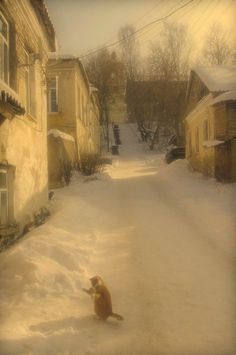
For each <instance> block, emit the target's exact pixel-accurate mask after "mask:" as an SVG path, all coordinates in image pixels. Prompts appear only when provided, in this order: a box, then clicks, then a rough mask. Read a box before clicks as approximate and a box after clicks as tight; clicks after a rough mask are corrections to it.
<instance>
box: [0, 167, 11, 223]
mask: <svg viewBox="0 0 236 355" xmlns="http://www.w3.org/2000/svg"><path fill="white" fill-rule="evenodd" d="M0 173H3V174H5V175H6V187H1V186H0V207H1V201H2V192H6V223H4V224H3V223H2V222H1V215H0V226H1V225H6V224H7V222H8V219H9V210H8V209H9V201H8V174H7V170H5V169H2V168H1V169H0ZM0 210H1V208H0Z"/></svg>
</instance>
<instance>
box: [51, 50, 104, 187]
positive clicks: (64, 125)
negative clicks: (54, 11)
mask: <svg viewBox="0 0 236 355" xmlns="http://www.w3.org/2000/svg"><path fill="white" fill-rule="evenodd" d="M47 78H48V130H49V133H50V132H53V131H54V132H55V130H57V131H58V132H61V134H57V138H56V137H55V135H53V134H51V135H50V134H49V147H48V151H49V178H50V179H49V182H50V187H55V186H61V185H62V184H63V183H64V182H63V180H65V176H66V174H67V170H68V169H69V168H70V166H71V167H73V166H75V165H79V164H80V162H81V159H83V158H84V157H85V156H88V155H97V154H99V153H100V111H99V102H98V97H97V90H96V88H94V87H92V86H91V85H90V83H89V81H88V78H87V75H86V72H85V70H84V67H83V65H82V63H81V62H80V61H79V60H78V59H77V58H75V57H73V56H59V57H58V58H51V59H50V60H49V62H48V66H47ZM64 133H65V134H66V135H67V138H68V137H69V136H70V137H71V138H72V139H71V140H68V139H64V138H63V137H66V136H65V135H63V134H64ZM55 139H57V144H58V149H57V150H56V146H55V144H53V140H55ZM72 140H74V148H72V147H71V145H72V143H70V144H69V141H70V142H72ZM54 143H55V142H54ZM69 145H70V148H69ZM56 160H57V161H56ZM50 161H51V162H52V164H50ZM55 164H57V169H58V175H55Z"/></svg>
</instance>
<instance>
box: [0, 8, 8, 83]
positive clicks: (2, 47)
mask: <svg viewBox="0 0 236 355" xmlns="http://www.w3.org/2000/svg"><path fill="white" fill-rule="evenodd" d="M0 79H2V80H3V81H5V83H7V84H8V82H9V26H8V23H7V21H6V20H5V18H4V17H3V15H2V14H1V13H0Z"/></svg>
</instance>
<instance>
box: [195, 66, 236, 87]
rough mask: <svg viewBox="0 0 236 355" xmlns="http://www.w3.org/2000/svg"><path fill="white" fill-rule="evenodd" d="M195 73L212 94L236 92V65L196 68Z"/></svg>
mask: <svg viewBox="0 0 236 355" xmlns="http://www.w3.org/2000/svg"><path fill="white" fill-rule="evenodd" d="M193 71H194V72H195V73H196V74H197V75H198V76H199V78H200V79H201V80H202V81H203V82H204V84H205V85H206V86H207V88H208V89H209V90H210V91H212V92H217V91H231V90H236V65H231V66H229V65H228V66H226V65H215V66H211V67H195V68H193Z"/></svg>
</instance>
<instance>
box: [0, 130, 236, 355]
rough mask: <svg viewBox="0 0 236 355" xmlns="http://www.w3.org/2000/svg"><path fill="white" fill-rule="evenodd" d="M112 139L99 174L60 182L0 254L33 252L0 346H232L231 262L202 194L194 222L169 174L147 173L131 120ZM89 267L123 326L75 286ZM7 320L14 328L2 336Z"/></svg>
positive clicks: (188, 199)
mask: <svg viewBox="0 0 236 355" xmlns="http://www.w3.org/2000/svg"><path fill="white" fill-rule="evenodd" d="M121 139H122V143H123V144H122V147H121V154H120V156H118V157H117V158H115V159H114V163H113V166H112V167H110V168H109V175H104V179H103V180H102V181H99V180H98V181H96V180H94V181H93V180H91V181H89V180H86V181H87V182H86V181H85V183H83V184H79V185H78V186H79V188H78V187H77V185H76V184H74V185H73V184H72V186H71V187H69V188H67V190H66V189H64V191H62V192H61V194H62V197H61V199H60V198H59V200H58V203H59V204H61V206H60V208H61V209H62V206H63V208H64V209H62V211H61V212H60V208H59V207H58V211H57V213H55V215H54V216H52V219H51V221H49V222H48V226H47V225H45V226H44V227H42V229H39V230H37V231H36V232H35V233H33V234H32V236H31V237H29V238H28V239H26V241H23V242H22V243H23V244H22V245H21V246H20V247H17V248H18V249H17V248H16V249H15V250H13V251H12V252H11V253H10V254H9V255H7V256H5V263H7V260H10V258H11V257H13V256H14V255H15V258H13V260H15V261H16V256H17V255H19V253H23V252H24V254H23V255H24V260H26V259H27V257H29V256H28V254H30V251H29V250H33V252H32V253H31V255H30V258H31V259H30V260H31V263H32V264H33V265H34V270H36V271H34V272H35V273H34V276H32V275H31V274H30V275H31V277H32V279H33V281H32V282H31V281H27V283H26V284H24V285H23V286H24V287H23V286H22V289H23V291H21V293H22V295H24V302H23V303H22V302H19V300H18V303H17V302H16V296H15V298H12V299H10V300H11V303H10V301H9V303H7V301H6V312H8V314H11V316H10V320H9V319H8V320H7V321H6V322H5V328H3V331H4V332H3V333H4V334H5V338H3V340H2V342H1V343H0V345H2V349H4V350H2V351H3V352H2V353H1V352H0V353H1V354H4V355H5V354H37V355H39V354H40V355H41V354H55V355H56V354H63V355H64V354H67V355H72V354H78V355H83V354H101V355H105V354H109V355H110V354H124V355H129V354H130V355H131V354H134V355H135V354H143V355H144V354H147V355H148V354H158V355H159V354H160V355H185V354H186V355H207V354H212V355H213V354H214V355H226V354H227V355H233V354H235V351H234V350H235V349H236V347H235V334H236V332H235V320H234V319H235V309H234V307H235V273H234V271H235V268H234V267H235V263H234V260H235V259H234V257H233V255H232V254H230V253H228V252H227V251H226V250H225V249H224V248H223V247H221V245H220V244H217V243H215V241H214V238H213V237H214V235H215V234H216V233H217V231H216V229H217V228H215V227H214V219H211V218H212V213H214V208H213V207H214V206H211V201H210V200H209V201H208V202H209V206H211V211H212V213H211V211H210V213H209V215H205V217H206V218H205V219H204V213H205V209H204V208H205V205H202V210H201V209H199V203H201V202H199V201H198V199H197V198H196V195H195V194H194V193H193V194H192V195H191V193H192V190H191V186H190V187H189V186H186V187H185V186H184V185H183V184H184V183H183V184H182V185H181V184H179V181H181V176H182V175H181V174H180V176H178V179H177V178H176V180H177V181H175V177H174V178H173V177H172V180H173V181H172V183H171V184H170V178H168V177H167V176H166V175H165V173H164V174H163V173H160V172H159V170H158V166H160V170H161V169H165V167H164V163H163V161H162V160H163V159H162V157H160V158H156V156H155V154H153V153H150V152H149V153H148V152H146V151H145V147H144V145H143V144H140V143H139V142H138V137H137V135H136V131H135V130H134V127H133V126H130V125H122V126H121ZM158 159H159V160H158ZM183 174H186V172H184V173H183ZM196 211H197V212H196ZM75 220H76V221H75ZM216 225H217V223H216ZM62 227H63V228H62ZM65 230H66V232H65ZM69 230H70V234H66V236H64V234H65V233H68V231H69ZM46 231H47V233H46ZM40 233H41V238H39V237H37V235H40ZM43 234H50V235H49V237H50V238H48V236H47V238H48V239H46V237H44V236H43ZM78 235H79V236H80V237H79V238H80V239H78ZM36 237H37V241H36ZM63 238H64V239H63ZM76 238H77V239H76ZM39 239H40V240H39ZM49 240H50V241H49ZM59 240H60V243H61V244H59ZM62 241H63V243H62ZM24 243H25V247H24ZM27 243H28V244H27ZM50 243H51V244H50ZM62 245H63V250H62ZM82 246H83V250H82V252H84V253H85V251H86V250H87V256H86V258H85V256H83V255H82V256H81V253H82V252H81V248H82ZM19 248H20V249H19ZM26 250H27V251H28V252H27V253H28V254H26ZM36 250H37V252H38V253H39V251H40V256H38V254H37V256H35V258H34V255H36ZM12 255H13V256H12ZM32 255H33V256H32ZM42 256H43V257H46V256H47V259H44V261H43V260H41V259H42ZM40 258H41V259H40ZM83 258H84V259H86V260H84V259H83ZM39 260H40V262H39ZM46 260H47V261H46ZM49 260H50V262H49ZM52 260H53V264H50V263H52ZM55 261H56V262H57V267H58V269H56V266H55ZM9 263H11V261H9ZM22 263H23V261H22ZM45 263H47V265H48V269H47V268H46V270H45V272H44V271H42V265H45ZM77 264H79V266H78V265H77ZM3 265H5V264H3ZM51 265H53V266H51ZM58 265H59V266H60V269H59V266H58ZM62 266H63V270H62ZM4 267H6V266H4ZM76 268H77V269H76ZM79 268H80V269H79ZM39 269H40V271H39ZM37 270H38V271H37ZM65 270H66V271H65ZM49 271H50V272H49ZM24 272H26V268H25V271H24ZM39 272H40V277H39V276H37V275H38V274H39ZM96 274H98V275H100V276H102V277H103V278H104V280H105V283H106V284H107V286H108V287H109V289H110V291H111V294H112V299H113V306H114V311H115V312H117V313H120V314H122V315H123V316H124V318H125V321H124V322H122V323H119V322H117V321H115V320H109V321H108V322H106V323H103V322H99V321H98V320H96V319H95V318H93V316H92V313H93V310H92V307H93V306H92V301H91V300H90V299H89V298H88V297H87V296H86V295H85V294H83V293H82V292H80V289H81V287H86V286H88V281H87V280H88V277H90V276H93V275H96ZM48 275H50V279H47V277H48V278H49V276H48ZM52 275H53V276H52ZM55 275H56V276H57V283H56V281H55V279H56V277H55ZM75 277H78V278H80V282H79V283H78V284H76V283H75V281H74V279H75ZM34 278H35V279H37V286H36V281H35V280H34ZM1 280H2V279H0V281H1ZM39 280H40V281H39ZM45 280H46V281H45ZM61 280H63V281H61ZM30 282H31V283H30ZM44 282H45V285H44ZM29 283H30V287H31V288H30V292H29ZM58 283H60V285H61V286H60V287H62V285H63V287H62V290H61V289H59V288H58V287H59V286H58ZM69 283H71V284H72V283H73V285H72V286H68V285H69ZM86 283H87V284H86ZM26 286H27V287H26ZM37 287H39V288H40V292H39V290H38V288H37ZM43 287H44V288H43ZM56 287H57V289H56V290H57V292H56V291H55V288H56ZM58 290H61V291H60V292H59V291H58ZM10 296H12V295H10ZM12 297H13V296H12ZM33 299H34V300H35V301H37V302H35V303H34V302H33V301H32V300H33ZM13 301H14V302H13ZM26 309H28V311H30V312H31V317H30V316H28V318H27V319H25V317H24V314H25V313H24V312H25V311H26ZM3 313H4V312H3ZM16 314H17V316H16ZM5 316H6V315H5ZM19 320H21V325H19ZM17 322H18V323H17ZM11 327H14V328H15V329H16V330H17V331H18V334H21V335H19V336H18V337H15V335H14V336H13V335H12V334H9V330H10V329H11Z"/></svg>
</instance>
